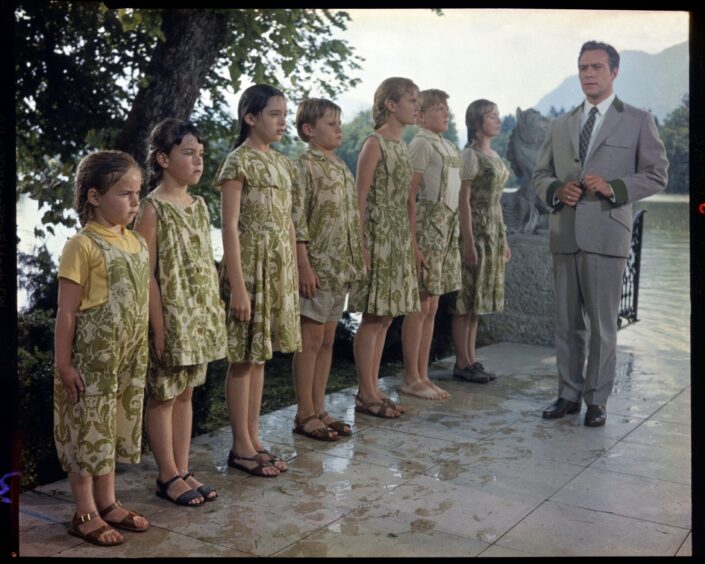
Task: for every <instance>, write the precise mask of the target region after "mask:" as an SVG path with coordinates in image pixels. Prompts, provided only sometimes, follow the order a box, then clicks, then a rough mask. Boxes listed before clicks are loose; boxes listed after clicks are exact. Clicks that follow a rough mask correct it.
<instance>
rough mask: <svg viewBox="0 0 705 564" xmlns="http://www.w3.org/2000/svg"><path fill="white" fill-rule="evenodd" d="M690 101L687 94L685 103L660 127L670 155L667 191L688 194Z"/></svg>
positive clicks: (667, 152)
mask: <svg viewBox="0 0 705 564" xmlns="http://www.w3.org/2000/svg"><path fill="white" fill-rule="evenodd" d="M689 120H690V102H689V98H688V96H687V95H686V96H685V97H684V98H683V103H682V104H681V105H680V106H678V107H677V108H676V109H675V110H673V111H672V112H671V113H670V114H668V116H667V117H666V119H665V120H664V122H663V125H661V126H660V127H659V132H660V134H661V139H662V140H663V143H664V145H666V154H667V155H668V186H666V192H669V193H673V194H687V193H688V192H689V191H690V171H689V159H690V151H689V148H690V145H689V130H690V126H689Z"/></svg>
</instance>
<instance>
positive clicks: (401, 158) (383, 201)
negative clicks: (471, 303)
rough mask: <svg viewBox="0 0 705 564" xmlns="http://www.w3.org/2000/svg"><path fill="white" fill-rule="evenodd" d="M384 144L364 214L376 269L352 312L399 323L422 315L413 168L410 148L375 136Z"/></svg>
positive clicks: (359, 287) (361, 286)
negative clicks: (411, 200) (412, 215)
mask: <svg viewBox="0 0 705 564" xmlns="http://www.w3.org/2000/svg"><path fill="white" fill-rule="evenodd" d="M371 137H375V138H376V139H377V140H378V141H379V146H380V150H381V152H382V158H381V159H380V161H379V163H377V168H376V169H375V173H374V177H373V179H372V185H371V186H370V192H369V194H368V195H367V206H366V209H365V243H366V245H367V250H368V251H369V253H370V259H371V261H372V269H371V270H370V272H368V273H367V280H365V281H362V282H355V283H353V285H352V291H351V292H350V298H349V303H348V310H349V311H361V312H363V313H371V314H374V315H380V316H388V317H396V316H398V315H404V314H407V313H411V312H413V311H420V309H421V302H420V301H419V286H418V282H417V280H416V261H415V260H414V248H413V246H412V243H411V228H410V226H409V215H408V212H407V208H406V202H407V199H408V197H409V189H410V188H411V163H410V162H409V153H408V148H407V146H406V143H404V141H401V140H392V139H385V138H384V137H382V136H381V135H379V134H378V133H375V134H373V135H371Z"/></svg>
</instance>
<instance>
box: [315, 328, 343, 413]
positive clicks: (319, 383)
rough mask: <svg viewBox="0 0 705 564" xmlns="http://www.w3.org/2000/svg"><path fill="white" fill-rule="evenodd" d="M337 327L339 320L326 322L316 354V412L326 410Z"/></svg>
mask: <svg viewBox="0 0 705 564" xmlns="http://www.w3.org/2000/svg"><path fill="white" fill-rule="evenodd" d="M337 327H338V322H337V321H329V322H328V323H326V324H325V329H324V332H323V341H322V343H321V347H320V349H319V350H318V355H317V356H316V373H315V375H314V377H313V407H314V410H315V412H316V413H321V412H323V411H325V405H324V404H325V400H326V385H327V384H328V377H329V376H330V367H331V364H332V363H333V343H334V342H335V330H336V328H337Z"/></svg>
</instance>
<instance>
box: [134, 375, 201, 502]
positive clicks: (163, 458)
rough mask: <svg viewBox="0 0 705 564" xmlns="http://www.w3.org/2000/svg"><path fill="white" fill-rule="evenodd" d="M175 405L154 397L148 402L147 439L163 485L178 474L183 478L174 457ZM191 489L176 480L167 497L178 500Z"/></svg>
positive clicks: (195, 499)
mask: <svg viewBox="0 0 705 564" xmlns="http://www.w3.org/2000/svg"><path fill="white" fill-rule="evenodd" d="M187 389H188V388H187ZM175 403H176V400H175V399H170V400H166V401H159V400H157V399H155V398H154V397H150V398H149V400H148V401H147V416H146V425H147V438H148V439H149V446H150V448H151V449H152V454H153V455H154V460H155V461H156V463H157V467H158V468H159V481H160V482H162V483H166V482H167V481H169V480H170V479H171V478H173V477H174V476H176V475H177V474H178V475H179V476H183V473H182V472H180V471H179V467H178V466H177V461H176V460H175V457H174V452H175V443H174V440H175V429H174V426H173V425H174V420H175V414H174V405H175ZM189 437H190V435H189ZM189 440H190V439H189ZM191 489H192V487H191V486H189V485H188V484H187V483H186V482H184V481H183V480H181V479H179V480H174V481H173V482H172V483H171V484H170V485H169V488H168V489H167V495H168V496H169V497H171V498H172V499H178V498H179V496H181V495H182V494H184V493H186V492H188V491H189V490H191ZM189 503H191V504H193V505H199V504H201V503H203V500H202V498H198V497H197V498H194V499H192V500H191V501H190V502H189Z"/></svg>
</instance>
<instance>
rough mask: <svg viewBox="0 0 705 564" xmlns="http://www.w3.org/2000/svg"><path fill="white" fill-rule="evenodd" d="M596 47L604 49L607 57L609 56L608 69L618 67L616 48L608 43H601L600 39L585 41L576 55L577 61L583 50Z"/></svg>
mask: <svg viewBox="0 0 705 564" xmlns="http://www.w3.org/2000/svg"><path fill="white" fill-rule="evenodd" d="M598 49H600V50H602V51H605V52H606V53H607V57H608V58H609V63H610V70H614V69H616V68H618V67H619V53H617V49H615V48H614V47H612V45H610V44H609V43H603V42H602V41H586V42H585V43H583V46H582V47H581V48H580V54H579V55H578V61H579V60H580V57H582V56H583V53H584V52H585V51H597V50H598Z"/></svg>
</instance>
